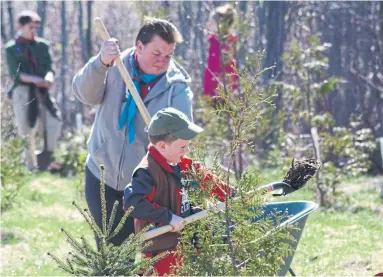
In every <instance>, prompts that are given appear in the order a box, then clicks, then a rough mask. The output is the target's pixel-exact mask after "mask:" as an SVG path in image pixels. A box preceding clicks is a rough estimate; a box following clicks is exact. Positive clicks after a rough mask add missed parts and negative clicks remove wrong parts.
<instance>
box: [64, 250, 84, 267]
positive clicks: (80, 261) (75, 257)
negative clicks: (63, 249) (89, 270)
mask: <svg viewBox="0 0 383 277" xmlns="http://www.w3.org/2000/svg"><path fill="white" fill-rule="evenodd" d="M68 254H69V256H71V257H72V260H73V261H74V262H75V263H76V264H77V265H79V266H88V262H87V261H85V260H84V259H83V258H81V257H80V256H79V255H77V254H74V253H72V252H69V253H68Z"/></svg>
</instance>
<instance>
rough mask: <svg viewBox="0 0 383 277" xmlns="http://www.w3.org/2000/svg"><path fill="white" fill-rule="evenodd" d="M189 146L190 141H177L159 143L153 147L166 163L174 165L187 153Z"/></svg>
mask: <svg viewBox="0 0 383 277" xmlns="http://www.w3.org/2000/svg"><path fill="white" fill-rule="evenodd" d="M189 145H190V140H183V139H177V140H176V141H173V142H171V143H166V142H164V141H159V142H157V143H156V145H155V146H156V148H157V150H158V151H159V152H160V153H161V155H162V156H163V157H164V158H165V159H166V160H167V161H168V163H171V164H176V163H179V162H180V161H181V158H182V157H183V156H184V155H185V154H186V153H187V152H188V151H189Z"/></svg>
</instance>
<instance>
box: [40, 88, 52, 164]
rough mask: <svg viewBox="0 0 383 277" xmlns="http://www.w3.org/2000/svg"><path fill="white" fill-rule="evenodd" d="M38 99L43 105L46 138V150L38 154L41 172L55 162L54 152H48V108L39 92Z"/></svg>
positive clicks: (43, 123)
mask: <svg viewBox="0 0 383 277" xmlns="http://www.w3.org/2000/svg"><path fill="white" fill-rule="evenodd" d="M36 95H37V98H38V100H39V102H40V103H41V123H42V125H43V137H44V148H43V150H42V151H41V152H39V153H36V155H37V165H38V167H39V170H41V171H44V170H47V168H48V166H49V165H50V164H51V162H52V161H53V157H52V152H50V151H48V137H47V136H48V132H47V122H46V115H47V107H46V106H45V100H44V97H43V96H42V95H41V94H40V92H39V91H37V92H36Z"/></svg>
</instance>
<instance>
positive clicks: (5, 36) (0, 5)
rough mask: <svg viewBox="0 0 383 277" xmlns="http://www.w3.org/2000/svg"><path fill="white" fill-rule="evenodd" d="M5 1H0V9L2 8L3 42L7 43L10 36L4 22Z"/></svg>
mask: <svg viewBox="0 0 383 277" xmlns="http://www.w3.org/2000/svg"><path fill="white" fill-rule="evenodd" d="M3 5H4V2H1V3H0V9H1V15H0V17H1V39H2V40H3V42H4V43H5V42H6V41H7V40H8V36H7V34H6V32H5V23H4V7H3Z"/></svg>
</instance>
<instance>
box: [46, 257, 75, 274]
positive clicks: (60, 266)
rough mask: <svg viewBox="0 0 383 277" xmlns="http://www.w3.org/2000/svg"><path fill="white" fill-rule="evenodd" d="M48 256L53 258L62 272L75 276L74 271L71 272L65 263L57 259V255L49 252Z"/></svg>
mask: <svg viewBox="0 0 383 277" xmlns="http://www.w3.org/2000/svg"><path fill="white" fill-rule="evenodd" d="M48 256H49V257H51V258H52V259H53V260H54V261H55V262H56V263H57V264H58V267H59V268H61V269H62V270H64V271H65V272H67V273H69V274H73V271H71V270H70V268H69V267H68V266H67V265H66V264H65V263H64V262H62V261H61V260H60V259H59V258H57V257H56V256H55V255H53V254H52V253H50V252H48Z"/></svg>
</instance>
